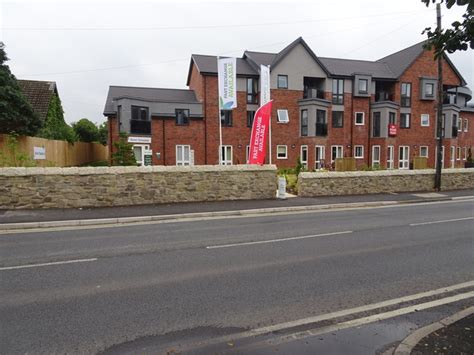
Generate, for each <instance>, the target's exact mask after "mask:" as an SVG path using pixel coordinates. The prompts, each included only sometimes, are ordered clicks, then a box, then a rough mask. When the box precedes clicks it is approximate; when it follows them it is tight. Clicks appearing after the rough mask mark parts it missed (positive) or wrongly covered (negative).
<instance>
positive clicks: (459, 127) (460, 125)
mask: <svg viewBox="0 0 474 355" xmlns="http://www.w3.org/2000/svg"><path fill="white" fill-rule="evenodd" d="M458 132H462V118H461V117H458Z"/></svg>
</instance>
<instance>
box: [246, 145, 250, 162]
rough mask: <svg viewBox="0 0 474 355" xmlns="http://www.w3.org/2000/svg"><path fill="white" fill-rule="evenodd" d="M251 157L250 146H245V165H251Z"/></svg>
mask: <svg viewBox="0 0 474 355" xmlns="http://www.w3.org/2000/svg"><path fill="white" fill-rule="evenodd" d="M249 157H250V146H249V145H246V146H245V163H246V164H248V163H249Z"/></svg>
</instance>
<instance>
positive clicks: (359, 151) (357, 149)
mask: <svg viewBox="0 0 474 355" xmlns="http://www.w3.org/2000/svg"><path fill="white" fill-rule="evenodd" d="M354 158H356V159H364V146H363V145H356V146H354Z"/></svg>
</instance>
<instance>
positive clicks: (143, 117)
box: [132, 106, 148, 121]
mask: <svg viewBox="0 0 474 355" xmlns="http://www.w3.org/2000/svg"><path fill="white" fill-rule="evenodd" d="M132 120H136V121H138V120H140V121H148V107H141V106H132Z"/></svg>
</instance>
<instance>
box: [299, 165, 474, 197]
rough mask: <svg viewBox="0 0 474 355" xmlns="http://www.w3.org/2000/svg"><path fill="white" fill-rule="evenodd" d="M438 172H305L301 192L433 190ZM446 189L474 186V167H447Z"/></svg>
mask: <svg viewBox="0 0 474 355" xmlns="http://www.w3.org/2000/svg"><path fill="white" fill-rule="evenodd" d="M434 177H435V171H434V170H431V169H429V170H428V169H427V170H382V171H352V172H314V173H301V174H300V176H299V179H298V195H299V196H303V197H310V196H330V195H359V194H376V193H389V192H410V191H413V192H414V191H432V190H433V186H434ZM441 188H442V190H458V189H472V188H474V169H444V170H443V173H442V177H441Z"/></svg>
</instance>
